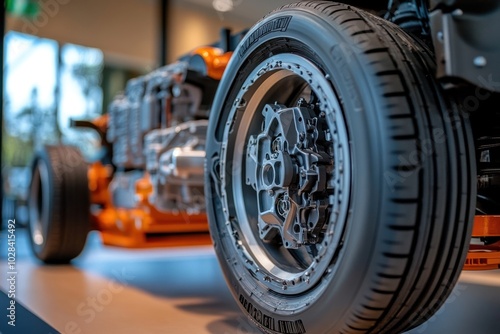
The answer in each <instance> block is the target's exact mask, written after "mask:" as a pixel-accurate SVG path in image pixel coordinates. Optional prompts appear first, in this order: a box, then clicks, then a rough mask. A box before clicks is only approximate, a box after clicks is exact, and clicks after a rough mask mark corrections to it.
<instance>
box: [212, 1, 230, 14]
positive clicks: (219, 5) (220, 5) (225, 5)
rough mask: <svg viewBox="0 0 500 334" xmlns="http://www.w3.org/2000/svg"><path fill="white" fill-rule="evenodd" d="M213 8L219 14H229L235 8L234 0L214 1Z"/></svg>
mask: <svg viewBox="0 0 500 334" xmlns="http://www.w3.org/2000/svg"><path fill="white" fill-rule="evenodd" d="M212 6H213V7H214V9H215V10H216V11H218V12H223V13H224V12H229V11H232V10H233V8H234V3H233V0H214V1H213V2H212Z"/></svg>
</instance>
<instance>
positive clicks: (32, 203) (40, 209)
mask: <svg viewBox="0 0 500 334" xmlns="http://www.w3.org/2000/svg"><path fill="white" fill-rule="evenodd" d="M48 182H49V171H48V169H47V166H46V165H45V164H44V163H42V162H41V161H38V162H37V165H36V167H35V169H34V172H33V179H32V181H31V189H30V199H29V216H30V219H29V224H30V230H31V240H32V241H33V244H34V245H35V246H37V247H39V246H42V245H43V244H44V242H45V230H46V226H45V225H46V223H44V222H47V221H48V212H49V199H50V193H49V184H48Z"/></svg>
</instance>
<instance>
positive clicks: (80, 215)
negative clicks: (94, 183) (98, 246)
mask: <svg viewBox="0 0 500 334" xmlns="http://www.w3.org/2000/svg"><path fill="white" fill-rule="evenodd" d="M87 169H88V168H87V164H86V162H85V160H84V159H83V157H82V155H81V153H80V151H79V150H78V149H77V148H74V147H69V146H46V147H44V149H42V150H40V151H39V152H37V153H36V155H35V158H34V160H33V164H32V180H31V185H30V192H29V199H28V207H29V216H30V219H29V232H30V241H31V246H32V250H33V253H34V254H35V255H36V257H38V258H39V259H40V260H42V261H43V262H45V263H51V264H58V263H60V264H64V263H68V262H70V261H71V260H72V259H74V258H75V257H77V256H78V255H79V254H80V253H81V251H82V250H83V248H84V246H85V242H86V239H87V235H88V233H89V231H90V193H89V188H88V179H87Z"/></svg>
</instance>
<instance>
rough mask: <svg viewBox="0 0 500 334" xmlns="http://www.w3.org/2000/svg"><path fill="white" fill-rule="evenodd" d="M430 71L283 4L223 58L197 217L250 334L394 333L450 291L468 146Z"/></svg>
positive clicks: (469, 172)
mask: <svg viewBox="0 0 500 334" xmlns="http://www.w3.org/2000/svg"><path fill="white" fill-rule="evenodd" d="M433 59H434V58H433V55H432V54H431V53H430V51H429V50H428V49H427V48H426V47H425V45H423V44H422V43H421V42H418V41H415V40H413V39H412V38H411V37H409V36H408V35H407V34H406V33H405V32H404V31H402V30H401V29H399V28H398V27H397V26H395V25H393V24H391V23H388V22H386V21H384V20H382V19H380V18H378V17H375V16H373V15H371V14H369V13H367V12H365V11H362V10H360V9H356V8H354V7H352V6H347V5H344V4H339V3H334V2H330V1H307V2H300V3H297V4H290V5H286V6H283V7H282V8H281V9H279V10H277V11H274V12H272V13H271V14H269V15H268V16H267V17H265V18H264V19H263V20H261V21H260V22H259V23H258V24H257V25H256V26H254V27H253V28H252V29H251V30H250V32H249V33H248V34H247V35H246V37H245V38H244V39H243V41H242V42H241V43H240V45H239V47H238V48H237V50H236V51H235V53H234V56H233V59H232V61H231V62H230V64H229V66H228V68H227V69H226V72H225V74H224V77H223V79H222V81H221V83H220V86H219V89H218V92H217V95H216V97H215V101H214V104H213V107H212V111H211V115H210V125H209V128H208V134H207V151H206V159H207V160H206V164H205V166H206V173H205V174H206V183H205V184H206V188H205V192H206V198H207V213H208V217H209V225H210V232H211V235H212V238H213V241H214V245H215V250H216V254H217V257H218V259H219V262H220V265H221V267H222V269H223V272H224V275H225V278H226V280H227V283H228V286H229V288H230V290H231V292H232V294H233V296H234V298H235V299H236V301H237V303H238V305H239V306H240V308H241V309H242V311H243V312H244V313H245V314H246V316H247V318H248V319H249V320H250V321H251V322H252V323H253V324H255V325H256V326H257V327H259V328H260V329H261V330H262V331H263V332H265V333H287V334H290V333H293V334H302V333H365V332H366V333H391V334H392V333H400V332H403V331H405V330H408V329H411V328H413V327H416V326H418V325H419V324H422V323H423V322H425V321H426V320H427V319H429V318H430V317H431V316H432V315H433V314H434V313H435V312H436V311H437V310H438V309H439V307H440V306H441V305H442V304H443V302H444V301H445V300H446V298H447V296H448V295H449V294H450V292H451V291H452V288H453V287H454V285H455V283H456V281H457V279H458V276H459V274H460V272H461V268H462V266H463V263H464V261H465V257H466V253H467V250H468V242H469V239H470V234H471V228H472V220H473V215H474V201H475V192H476V189H475V183H474V179H475V175H476V173H475V162H474V148H473V140H472V134H471V131H470V125H469V123H468V117H467V115H466V114H464V113H462V112H461V109H460V108H459V107H458V106H457V104H456V103H455V102H453V101H452V99H451V98H450V97H445V95H444V92H443V91H442V89H441V87H440V86H439V85H438V83H437V82H436V81H435V80H434V71H435V64H434V61H433ZM306 123H307V124H306Z"/></svg>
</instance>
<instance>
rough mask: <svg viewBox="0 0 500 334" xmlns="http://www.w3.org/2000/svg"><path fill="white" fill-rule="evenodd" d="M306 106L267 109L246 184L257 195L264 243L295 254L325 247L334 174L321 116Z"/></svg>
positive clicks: (253, 139)
mask: <svg viewBox="0 0 500 334" xmlns="http://www.w3.org/2000/svg"><path fill="white" fill-rule="evenodd" d="M314 108H315V106H314V105H313V104H310V105H309V104H306V103H305V102H304V101H303V100H301V101H299V103H298V105H297V106H296V107H293V108H287V107H285V106H283V105H279V104H275V105H266V106H265V107H264V109H263V111H262V115H263V117H264V121H263V126H262V132H261V133H259V134H258V135H256V136H250V138H249V141H248V145H247V156H246V183H247V185H249V186H251V187H252V188H253V189H254V190H255V191H256V194H257V202H258V211H259V219H258V227H259V234H260V238H261V239H262V240H263V241H265V242H271V241H272V240H275V239H276V238H281V241H282V243H283V245H284V246H285V247H286V248H289V249H297V248H299V247H300V246H302V245H312V244H316V243H318V242H320V241H321V235H322V230H323V227H324V226H325V223H326V221H327V218H328V217H327V208H328V204H329V191H328V178H329V175H330V174H331V171H332V169H333V164H334V160H333V158H332V152H333V148H332V143H331V135H330V133H329V130H328V126H327V124H326V120H325V117H324V114H323V113H319V116H317V113H316V112H315V110H314Z"/></svg>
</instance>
